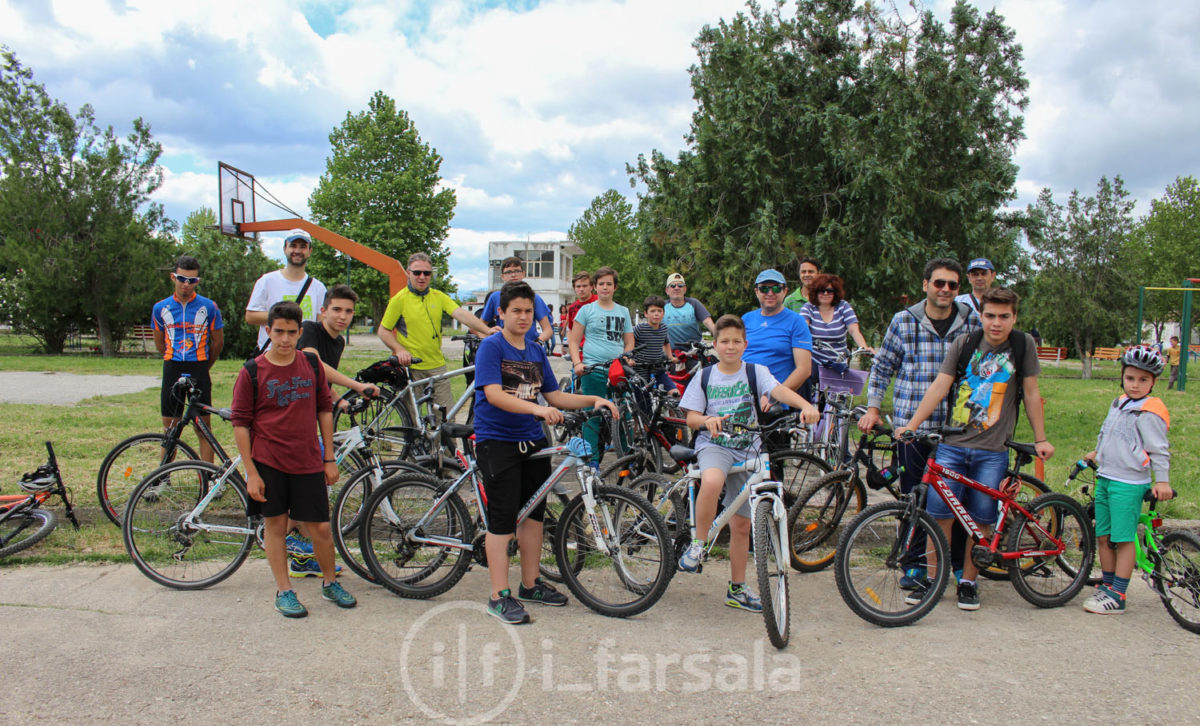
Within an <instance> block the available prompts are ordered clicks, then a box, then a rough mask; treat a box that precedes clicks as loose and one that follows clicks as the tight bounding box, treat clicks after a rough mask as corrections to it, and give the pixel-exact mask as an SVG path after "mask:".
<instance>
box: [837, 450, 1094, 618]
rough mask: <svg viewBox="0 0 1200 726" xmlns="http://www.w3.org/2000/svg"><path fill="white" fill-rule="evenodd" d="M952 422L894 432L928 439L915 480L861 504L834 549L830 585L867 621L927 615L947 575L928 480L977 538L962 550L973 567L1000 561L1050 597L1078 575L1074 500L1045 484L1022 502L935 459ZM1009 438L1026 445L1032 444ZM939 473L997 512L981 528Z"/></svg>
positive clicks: (1018, 581)
mask: <svg viewBox="0 0 1200 726" xmlns="http://www.w3.org/2000/svg"><path fill="white" fill-rule="evenodd" d="M959 431H961V429H957V430H955V429H949V428H947V429H943V431H942V433H928V434H914V433H913V432H907V433H906V434H905V435H904V436H902V437H901V439H900V440H901V443H902V444H903V443H909V442H912V441H916V440H925V441H928V442H929V443H930V444H931V445H932V446H931V450H930V453H929V460H928V461H927V462H926V464H925V475H924V477H923V478H922V479H921V483H920V484H918V485H917V486H916V487H914V488H913V490H912V492H910V493H909V494H907V495H904V496H903V497H902V498H901V499H900V500H899V501H895V502H883V503H880V504H876V505H874V506H871V507H867V508H866V509H864V510H863V511H862V512H860V513H859V515H858V516H857V517H855V518H854V520H853V521H852V522H851V523H850V524H849V526H847V527H846V529H845V531H843V533H842V536H841V539H840V540H839V542H838V546H837V555H836V557H835V559H834V569H835V575H836V578H837V585H838V591H839V592H840V593H841V595H842V599H843V600H845V601H846V604H847V605H848V606H849V607H850V609H851V610H853V611H854V612H855V614H856V615H858V616H859V617H861V618H863V619H864V620H866V621H868V622H871V623H874V624H876V625H881V626H884V627H894V626H897V625H909V624H912V623H914V622H916V621H918V620H920V619H921V618H923V617H925V616H926V615H928V614H929V613H930V611H932V610H933V608H934V607H936V606H937V604H938V601H940V600H941V599H942V594H943V593H944V592H945V590H946V585H947V583H948V582H949V579H950V554H949V550H950V547H949V545H948V544H947V542H946V535H945V534H943V533H942V529H941V527H939V526H938V525H937V522H936V521H935V520H934V519H933V517H931V516H930V515H929V513H928V512H926V511H925V502H926V497H927V495H928V492H929V491H930V490H931V489H932V491H934V492H936V493H937V495H938V496H939V497H941V498H942V501H944V502H945V503H946V505H947V507H949V509H950V511H951V513H952V514H953V515H954V518H955V519H957V520H958V521H959V523H961V524H962V526H963V527H964V528H965V529H966V531H967V533H968V535H969V536H970V537H972V538H974V539H975V540H976V544H975V546H974V547H972V548H971V551H970V556H971V558H972V559H973V560H974V562H975V564H976V565H978V566H979V568H980V570H984V569H986V568H988V567H992V566H1001V567H1004V568H1006V569H1007V570H1008V574H1009V579H1010V580H1011V581H1012V584H1013V587H1015V588H1016V590H1017V592H1018V593H1019V594H1020V595H1021V597H1023V598H1025V599H1026V600H1028V601H1029V602H1030V603H1032V604H1034V605H1036V606H1038V607H1042V608H1050V607H1058V606H1061V605H1064V604H1066V603H1067V602H1069V601H1070V600H1071V599H1072V598H1074V597H1075V596H1076V595H1077V594H1079V591H1080V590H1081V589H1082V588H1083V586H1084V585H1085V584H1087V579H1088V572H1089V570H1090V569H1091V567H1090V565H1091V563H1092V557H1093V556H1094V553H1095V548H1096V545H1095V540H1094V539H1093V537H1092V533H1091V527H1090V522H1089V520H1088V516H1087V514H1086V513H1085V512H1084V509H1083V507H1082V506H1081V505H1080V504H1079V502H1077V501H1075V500H1074V499H1073V498H1071V497H1069V496H1067V495H1065V494H1058V493H1048V494H1043V495H1041V496H1039V497H1037V498H1036V499H1034V500H1033V501H1031V502H1028V503H1027V504H1022V503H1020V502H1019V501H1017V498H1016V494H1017V492H1014V493H1013V494H1009V493H1005V492H1002V491H997V490H995V489H991V488H989V487H986V486H984V485H982V484H980V483H979V482H977V481H975V480H973V479H971V478H969V477H966V476H963V475H962V474H959V473H958V472H955V471H951V470H950V469H947V468H946V467H944V466H942V465H941V464H939V463H937V461H935V459H934V457H935V456H936V454H937V447H938V444H939V443H940V442H941V440H942V435H943V434H950V433H955V432H959ZM1017 447H1026V448H1027V449H1028V451H1026V452H1025V453H1027V454H1029V455H1031V456H1032V455H1034V454H1035V452H1034V451H1033V445H1031V444H1016V445H1015V446H1014V448H1017ZM1021 450H1022V449H1020V448H1018V451H1021ZM947 480H953V481H956V482H959V483H961V484H963V485H965V486H968V487H970V488H971V489H975V490H977V491H980V492H983V493H984V494H987V495H988V496H989V497H991V498H992V499H995V500H996V502H997V503H998V505H999V508H1000V516H999V519H997V520H996V527H995V530H994V532H993V533H992V534H991V535H990V536H988V537H985V536H984V535H983V532H982V530H981V529H980V528H979V525H977V524H976V523H975V520H974V519H972V518H971V515H970V514H969V513H968V512H967V510H966V507H964V506H963V504H962V502H960V501H959V499H958V498H957V497H956V496H954V492H952V491H951V490H950V486H949V485H948V484H947V483H946V482H947ZM926 543H928V544H926ZM931 555H932V556H931ZM914 567H915V568H921V569H924V570H925V571H926V574H927V576H928V578H929V588H928V589H927V590H926V591H925V592H924V594H923V595H922V594H921V593H920V591H916V596H914V591H913V590H912V589H911V588H903V587H901V582H900V580H901V578H902V577H903V576H904V574H905V570H907V569H910V568H914Z"/></svg>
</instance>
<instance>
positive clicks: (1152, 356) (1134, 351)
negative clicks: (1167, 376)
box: [1121, 345, 1166, 378]
mask: <svg viewBox="0 0 1200 726" xmlns="http://www.w3.org/2000/svg"><path fill="white" fill-rule="evenodd" d="M1121 365H1122V366H1133V367H1134V368H1140V369H1142V370H1144V371H1146V372H1147V373H1149V374H1150V375H1152V376H1154V377H1155V378H1158V377H1159V376H1161V375H1162V372H1163V368H1164V367H1165V366H1166V363H1165V362H1164V361H1163V357H1162V353H1159V352H1158V351H1157V350H1155V349H1153V348H1151V347H1150V346H1148V345H1134V346H1131V347H1129V348H1128V349H1126V351H1125V353H1124V354H1123V355H1122V356H1121Z"/></svg>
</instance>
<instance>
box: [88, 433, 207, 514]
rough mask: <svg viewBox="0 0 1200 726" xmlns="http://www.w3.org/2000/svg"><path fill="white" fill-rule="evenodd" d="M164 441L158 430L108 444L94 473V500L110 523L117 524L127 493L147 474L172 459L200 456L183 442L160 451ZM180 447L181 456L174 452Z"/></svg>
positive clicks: (127, 497) (166, 438)
mask: <svg viewBox="0 0 1200 726" xmlns="http://www.w3.org/2000/svg"><path fill="white" fill-rule="evenodd" d="M168 440H169V437H168V436H167V435H166V434H158V433H148V434H138V435H136V436H130V437H129V438H127V439H125V440H124V441H122V442H121V443H119V444H117V445H116V446H114V447H112V449H111V450H110V451H109V452H108V455H107V456H105V457H104V461H103V462H101V463H100V471H98V472H97V473H96V499H97V500H99V502H100V511H102V512H104V516H106V517H108V520H109V521H110V522H112V523H113V524H115V525H117V526H118V527H120V526H121V518H122V517H124V516H125V505H126V504H128V503H129V494H130V493H131V492H132V491H133V489H134V487H136V486H137V485H138V484H140V483H141V481H142V479H144V478H146V475H147V474H149V473H150V472H152V471H154V470H155V469H157V468H158V467H160V466H163V465H164V464H170V463H171V462H173V461H177V460H179V461H182V460H184V459H199V458H200V457H199V456H198V455H197V454H196V451H195V449H193V448H192V447H191V446H189V445H188V444H186V443H184V442H183V441H176V442H175V446H174V447H173V448H172V449H171V450H170V451H169V452H164V449H166V447H165V446H164V445H163V444H164V442H166V441H168ZM180 450H182V452H183V454H184V456H183V457H182V458H180V457H179V455H178V453H179V451H180Z"/></svg>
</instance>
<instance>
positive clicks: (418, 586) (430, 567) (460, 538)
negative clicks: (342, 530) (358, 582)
mask: <svg viewBox="0 0 1200 726" xmlns="http://www.w3.org/2000/svg"><path fill="white" fill-rule="evenodd" d="M442 491H443V484H442V482H441V481H440V480H438V479H437V478H435V477H432V476H425V475H420V474H410V473H406V474H401V475H397V476H394V477H392V478H391V479H390V480H389V481H387V482H385V483H384V484H383V485H382V486H380V487H379V489H377V490H376V491H375V492H374V493H373V494H372V495H371V497H370V499H368V500H367V503H366V505H365V507H364V509H363V515H362V522H361V524H360V525H359V534H358V536H359V547H360V549H361V551H362V558H363V562H364V563H365V564H366V565H367V568H368V569H369V570H370V571H371V574H373V575H374V576H375V580H376V582H378V583H379V584H381V585H383V586H384V587H386V588H387V589H388V590H391V591H392V592H394V593H396V594H397V595H400V596H401V597H407V598H414V599H419V600H423V599H427V598H431V597H435V596H437V595H440V594H442V593H443V592H446V591H447V590H449V589H450V588H452V587H454V586H455V585H456V584H457V583H458V581H459V580H460V579H462V576H463V575H464V574H466V572H467V568H468V567H470V565H471V550H470V549H468V548H467V546H469V545H471V543H472V541H473V540H474V538H475V537H474V525H472V523H471V519H470V515H469V514H468V513H467V506H466V505H465V504H463V501H462V499H461V498H460V497H459V496H458V494H457V493H454V494H451V495H450V496H449V497H447V499H446V501H445V502H444V503H443V505H442V507H441V509H440V510H439V511H438V512H436V513H435V514H434V516H433V517H432V518H431V519H430V521H429V522H428V523H427V524H426V525H425V527H424V528H423V529H422V530H421V533H422V534H424V535H426V536H437V537H444V538H446V540H447V541H453V542H455V543H457V544H459V545H462V546H461V547H451V546H448V545H438V544H428V543H420V542H414V541H413V540H412V534H413V532H412V528H413V527H414V526H415V524H416V522H417V521H418V520H420V519H422V518H423V517H425V515H426V514H427V513H429V512H430V510H431V508H432V506H433V504H434V502H435V501H436V500H437V498H438V497H439V496H440V495H441V493H442ZM439 571H443V572H442V574H441V575H440V576H437V577H435V575H437V573H438V572H439Z"/></svg>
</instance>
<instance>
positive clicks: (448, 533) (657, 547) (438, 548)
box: [359, 411, 675, 617]
mask: <svg viewBox="0 0 1200 726" xmlns="http://www.w3.org/2000/svg"><path fill="white" fill-rule="evenodd" d="M597 417H599V418H607V416H606V414H604V412H602V411H600V412H597V411H587V412H570V413H565V414H564V418H565V421H566V427H567V429H568V430H569V431H570V432H571V433H572V434H573V436H572V437H571V439H570V441H569V442H568V444H567V445H565V446H550V447H547V448H544V449H542V450H541V451H539V452H537V453H536V454H534V456H535V457H552V456H555V455H564V456H565V457H566V458H565V459H563V461H562V462H561V463H559V464H558V465H557V466H556V467H555V469H554V470H553V471H552V472H551V474H550V476H549V477H548V478H547V479H546V481H545V482H544V483H543V484H542V485H541V486H540V487H539V488H538V489H537V491H535V492H534V493H533V495H532V496H531V497H530V499H529V501H528V502H526V503H525V504H524V505H523V506H522V507H521V508H520V510H519V511H518V513H517V522H518V525H519V524H520V522H522V521H524V520H525V519H526V518H527V517H528V516H529V513H530V512H531V511H532V510H533V509H534V508H535V507H536V506H537V505H538V504H539V503H540V502H542V501H543V500H545V499H546V497H547V496H548V495H549V494H550V493H551V491H552V490H553V489H554V487H555V485H556V484H558V483H559V482H560V481H561V480H562V478H563V477H564V476H565V475H566V473H567V471H568V470H574V471H575V474H576V476H577V477H578V479H579V482H580V487H581V492H580V493H579V494H578V495H576V496H575V497H574V498H572V499H570V501H569V502H568V503H567V504H566V505H565V506H564V507H563V509H562V511H561V513H559V515H558V518H557V521H556V522H555V523H554V524H553V526H554V536H553V547H554V561H555V567H556V568H557V570H558V572H559V573H561V575H562V579H563V581H564V582H565V583H566V585H567V587H568V588H569V589H570V591H571V592H572V594H574V595H575V597H576V598H578V599H579V601H580V602H582V603H583V604H584V605H586V606H587V607H589V608H591V609H592V610H595V611H596V612H598V613H601V614H603V615H608V616H613V617H628V616H630V615H636V614H638V613H640V612H643V611H645V610H646V609H648V608H650V607H651V606H653V605H654V603H655V602H657V601H658V599H659V598H660V597H661V596H662V593H663V591H664V590H665V589H666V587H667V584H668V583H669V582H670V580H671V577H672V575H674V572H675V563H674V560H673V559H672V555H673V554H674V546H673V544H672V543H671V540H670V537H669V535H668V533H667V528H666V524H664V523H663V521H662V518H661V517H660V516H659V515H658V513H657V512H656V511H655V510H654V509H653V508H651V507H650V505H649V503H647V502H646V501H645V499H643V498H642V497H640V496H638V495H637V494H635V493H633V492H631V491H629V490H627V489H623V488H620V487H611V486H604V485H603V484H602V483H601V482H600V479H599V477H598V476H597V475H596V473H595V472H594V470H593V469H592V468H591V466H590V464H589V459H590V453H591V452H590V447H589V446H588V445H587V443H586V442H585V441H583V439H582V438H580V437H579V435H578V434H579V431H580V430H581V429H582V427H583V425H584V423H585V422H587V421H588V420H589V419H591V418H597ZM609 425H611V420H610V423H609ZM451 426H458V425H451ZM453 432H454V433H455V434H456V435H457V436H458V437H459V438H463V439H466V438H467V437H469V435H470V427H462V428H461V429H458V430H454V431H453ZM468 464H469V466H468V470H467V472H465V473H464V474H463V475H462V476H460V477H459V478H458V479H457V480H455V481H454V482H452V483H451V484H449V485H441V484H440V483H439V482H437V481H436V480H435V481H429V480H428V479H427V478H420V477H412V476H393V477H392V478H390V479H389V480H388V481H386V482H384V483H383V485H382V486H380V487H379V489H377V490H376V491H375V492H374V493H373V494H372V495H371V497H370V499H369V500H368V501H367V503H366V505H365V506H364V508H363V513H362V524H361V525H360V528H359V539H360V548H361V550H362V554H363V559H364V561H365V562H366V564H367V566H368V567H369V568H370V570H371V571H372V572H373V573H374V574H375V577H376V580H377V581H378V582H379V583H380V584H382V585H383V586H384V587H386V588H388V589H389V590H391V591H392V592H394V593H396V594H398V595H401V596H403V597H412V598H429V597H434V596H436V595H440V594H442V593H444V592H446V591H447V590H449V589H450V588H451V587H453V586H454V585H455V584H457V583H458V581H459V580H460V579H461V578H462V576H463V575H464V574H465V573H466V571H467V569H468V568H469V567H470V566H471V562H472V560H473V559H476V558H477V557H479V555H477V554H476V553H477V551H478V550H480V549H482V548H483V538H482V535H481V534H480V535H478V536H477V534H476V524H475V522H474V521H473V520H472V518H471V516H470V515H469V513H468V511H467V506H466V504H465V503H464V502H463V501H462V497H461V496H460V494H459V490H460V489H462V488H464V487H466V486H469V487H470V488H471V489H472V490H473V493H474V495H475V497H476V500H477V505H478V508H479V512H478V516H479V519H480V522H481V526H482V531H486V527H487V507H486V505H485V501H486V500H485V497H486V492H485V490H484V489H483V488H482V486H481V480H480V478H479V477H477V476H474V475H473V471H474V469H475V466H474V463H473V462H469V461H468ZM468 480H469V481H468Z"/></svg>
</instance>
